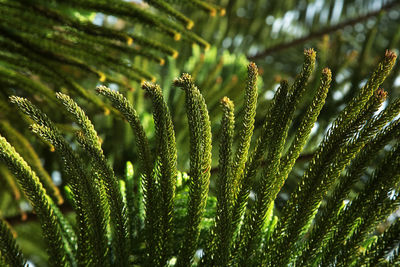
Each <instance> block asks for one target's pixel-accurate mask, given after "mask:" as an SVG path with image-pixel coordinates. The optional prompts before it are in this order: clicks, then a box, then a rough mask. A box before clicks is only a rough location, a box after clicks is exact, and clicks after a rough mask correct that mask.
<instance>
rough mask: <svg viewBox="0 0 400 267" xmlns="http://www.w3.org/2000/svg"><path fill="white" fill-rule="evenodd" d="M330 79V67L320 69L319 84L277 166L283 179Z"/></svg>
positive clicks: (313, 119)
mask: <svg viewBox="0 0 400 267" xmlns="http://www.w3.org/2000/svg"><path fill="white" fill-rule="evenodd" d="M331 81H332V74H331V71H330V69H328V68H325V69H323V71H322V77H321V85H320V86H319V88H318V90H317V92H316V94H315V96H314V99H313V101H312V104H311V105H310V106H309V108H308V109H307V111H306V113H305V115H304V118H303V120H302V121H301V123H300V126H299V128H298V130H297V132H296V135H295V137H294V140H293V142H292V144H291V145H290V148H289V150H288V152H287V153H286V155H285V156H284V157H283V158H282V162H281V164H280V166H279V173H280V174H279V175H280V176H281V177H282V179H283V180H286V178H287V176H288V175H289V172H290V171H291V169H292V168H293V165H294V164H295V162H296V160H297V158H298V157H299V155H300V152H301V150H302V149H303V147H304V145H305V143H306V141H307V138H308V136H309V134H310V132H311V129H312V127H313V126H314V124H315V122H316V120H317V117H318V115H319V112H320V111H321V109H322V107H323V105H324V103H325V99H326V96H327V94H328V90H329V87H330V83H331Z"/></svg>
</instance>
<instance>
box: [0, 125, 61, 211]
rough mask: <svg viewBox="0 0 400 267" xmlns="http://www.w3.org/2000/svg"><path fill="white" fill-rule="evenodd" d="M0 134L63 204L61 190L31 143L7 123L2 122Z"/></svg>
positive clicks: (55, 199) (52, 195)
mask: <svg viewBox="0 0 400 267" xmlns="http://www.w3.org/2000/svg"><path fill="white" fill-rule="evenodd" d="M0 132H1V134H2V135H3V136H4V137H5V138H6V139H7V140H8V142H9V143H10V144H12V146H13V147H14V148H15V150H16V151H17V152H18V153H19V154H20V155H22V156H23V158H24V159H25V161H26V162H27V163H28V164H29V166H31V168H32V169H33V170H34V171H35V173H36V174H37V175H38V177H39V179H40V181H41V182H42V184H43V186H44V188H45V189H46V192H47V194H48V195H50V196H51V197H52V199H53V200H54V201H55V202H56V203H57V204H59V205H60V204H62V203H63V202H64V199H63V197H62V196H61V193H60V190H59V189H58V187H57V186H56V185H54V183H53V181H52V180H51V177H50V175H49V174H48V173H47V172H46V170H45V169H44V168H43V166H42V163H41V162H40V159H39V156H38V155H37V154H36V152H35V150H34V149H33V147H32V146H31V144H30V143H29V141H28V140H27V139H26V138H25V137H24V136H23V135H22V134H21V133H19V132H18V131H17V130H16V129H15V128H14V127H12V126H11V125H10V123H9V122H7V121H0Z"/></svg>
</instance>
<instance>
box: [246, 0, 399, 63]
mask: <svg viewBox="0 0 400 267" xmlns="http://www.w3.org/2000/svg"><path fill="white" fill-rule="evenodd" d="M398 4H400V1H398V0H397V1H393V2H391V3H389V4H387V5H385V6H383V7H382V8H381V9H379V10H376V11H372V12H370V13H367V14H365V15H364V16H360V17H357V18H353V19H349V20H346V21H344V22H341V23H338V24H336V25H333V26H329V27H325V28H323V29H321V30H319V31H315V32H311V33H310V34H308V35H307V36H304V37H301V38H299V39H295V40H293V41H290V42H287V43H280V44H277V45H274V46H271V47H269V48H267V49H266V50H264V51H262V52H260V53H257V54H255V55H254V56H249V57H247V58H248V59H249V60H252V61H254V60H257V59H262V58H264V57H265V56H267V55H270V54H272V53H274V52H278V51H281V50H285V49H287V48H290V47H293V46H296V45H299V44H302V43H305V42H307V41H309V40H312V39H315V38H319V37H321V36H323V35H325V34H330V33H333V32H336V31H338V30H340V29H343V28H345V27H346V26H351V25H354V24H357V23H359V22H362V21H364V20H367V19H369V18H372V17H376V16H378V15H379V14H380V13H381V12H382V11H387V10H389V9H391V8H393V7H395V6H396V5H398Z"/></svg>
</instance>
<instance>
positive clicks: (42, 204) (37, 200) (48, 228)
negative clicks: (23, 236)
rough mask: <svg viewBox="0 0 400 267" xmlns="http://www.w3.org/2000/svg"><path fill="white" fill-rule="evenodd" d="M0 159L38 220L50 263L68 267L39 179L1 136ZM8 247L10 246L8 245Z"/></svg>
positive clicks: (49, 205)
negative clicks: (14, 179)
mask: <svg viewBox="0 0 400 267" xmlns="http://www.w3.org/2000/svg"><path fill="white" fill-rule="evenodd" d="M0 158H1V160H2V161H3V162H5V163H6V164H7V166H8V167H9V168H10V169H11V170H12V171H13V172H15V173H16V177H17V180H18V183H19V184H20V185H21V188H22V190H23V192H24V195H25V196H26V197H27V198H28V199H29V201H30V203H31V205H32V207H33V208H34V210H35V212H36V213H37V214H38V216H39V218H40V221H41V223H42V224H41V225H42V231H43V235H44V238H45V240H46V242H47V249H48V253H49V256H50V263H51V264H52V265H54V266H64V265H67V266H68V261H67V258H66V251H65V246H64V243H63V239H62V236H61V230H60V226H59V224H58V222H57V218H56V216H55V215H54V211H53V209H52V207H51V202H52V200H51V199H50V198H49V196H48V195H47V194H46V191H45V189H44V188H43V186H42V184H41V183H40V180H39V178H38V177H37V176H36V174H35V173H34V172H33V171H32V169H31V168H30V167H29V165H28V164H27V163H26V162H25V161H24V159H23V158H22V157H21V156H20V155H19V154H18V153H17V152H16V151H15V149H14V148H13V147H12V146H11V145H10V144H9V143H8V142H7V140H6V139H5V138H4V137H2V136H0ZM2 229H3V227H2ZM1 237H4V235H1ZM5 244H7V243H5ZM8 245H12V244H10V243H9V244H8ZM10 253H11V255H9V256H11V257H15V256H17V255H18V254H15V251H10ZM18 261H20V259H19V260H18Z"/></svg>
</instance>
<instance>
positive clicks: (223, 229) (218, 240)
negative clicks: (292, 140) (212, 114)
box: [211, 97, 235, 266]
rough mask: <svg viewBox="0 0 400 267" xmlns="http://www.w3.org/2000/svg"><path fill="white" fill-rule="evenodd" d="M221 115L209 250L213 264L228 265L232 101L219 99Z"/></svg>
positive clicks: (231, 185)
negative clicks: (215, 195) (213, 218)
mask: <svg viewBox="0 0 400 267" xmlns="http://www.w3.org/2000/svg"><path fill="white" fill-rule="evenodd" d="M221 106H222V109H223V117H222V121H221V133H222V136H221V143H220V149H219V151H220V152H219V166H220V172H219V177H218V180H217V190H218V191H217V201H218V202H217V210H216V216H215V230H214V231H215V232H214V235H213V237H214V239H215V248H214V249H213V251H212V252H211V254H212V258H213V263H212V265H215V266H229V265H230V258H231V255H230V254H231V244H232V231H231V228H230V227H231V226H232V218H231V215H232V204H233V189H234V183H233V177H234V176H233V170H234V168H233V155H232V154H233V153H232V144H233V135H234V127H235V116H234V105H233V102H232V101H231V100H230V99H229V98H227V97H224V98H222V99H221Z"/></svg>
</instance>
